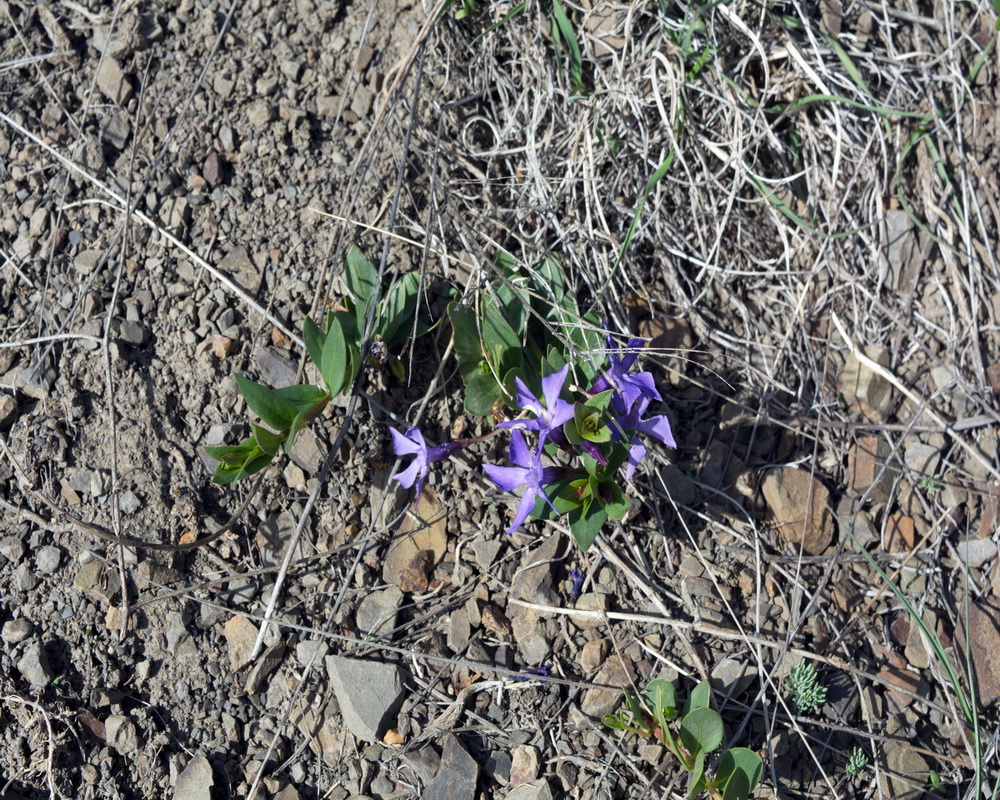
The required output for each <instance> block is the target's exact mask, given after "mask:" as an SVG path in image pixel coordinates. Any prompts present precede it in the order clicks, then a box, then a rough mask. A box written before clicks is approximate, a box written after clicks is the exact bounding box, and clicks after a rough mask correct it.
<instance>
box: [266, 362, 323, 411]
mask: <svg viewBox="0 0 1000 800" xmlns="http://www.w3.org/2000/svg"><path fill="white" fill-rule="evenodd" d="M317 366H319V365H318V364H317ZM274 391H275V393H276V394H279V395H281V396H282V397H284V398H285V399H286V400H287V401H288V402H289V403H291V404H292V405H293V406H295V408H296V409H297V410H298V412H299V413H300V414H303V415H305V416H309V412H310V411H314V410H315V409H316V406H325V405H326V404H327V402H328V401H329V400H330V395H329V393H328V392H325V391H323V390H322V389H320V388H319V387H318V386H313V385H312V384H311V383H306V384H301V385H299V386H283V387H282V388H280V389H275V390H274ZM313 416H315V414H313Z"/></svg>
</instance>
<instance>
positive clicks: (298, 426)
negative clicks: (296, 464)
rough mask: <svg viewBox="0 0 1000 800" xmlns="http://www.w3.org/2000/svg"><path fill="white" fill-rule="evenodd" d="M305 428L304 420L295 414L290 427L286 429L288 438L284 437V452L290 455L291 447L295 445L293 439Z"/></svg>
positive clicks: (300, 415)
mask: <svg viewBox="0 0 1000 800" xmlns="http://www.w3.org/2000/svg"><path fill="white" fill-rule="evenodd" d="M305 426H306V418H305V417H304V416H302V414H297V415H296V417H295V419H293V420H292V426H291V427H290V428H289V429H288V436H287V437H285V452H286V453H291V452H292V447H293V446H294V445H295V437H296V436H298V435H299V431H301V430H302V429H303V428H304V427H305Z"/></svg>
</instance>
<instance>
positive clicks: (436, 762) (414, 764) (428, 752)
mask: <svg viewBox="0 0 1000 800" xmlns="http://www.w3.org/2000/svg"><path fill="white" fill-rule="evenodd" d="M402 759H403V763H405V764H406V765H407V766H408V767H409V768H410V769H412V770H413V771H414V772H415V773H417V777H419V778H420V780H421V781H423V782H424V784H428V783H430V782H431V781H432V780H434V776H435V775H437V773H438V769H440V767H441V756H440V755H438V752H437V750H435V749H434V748H433V747H431V746H430V745H426V746H424V747H421V748H420V749H419V750H410V751H408V752H404V753H402Z"/></svg>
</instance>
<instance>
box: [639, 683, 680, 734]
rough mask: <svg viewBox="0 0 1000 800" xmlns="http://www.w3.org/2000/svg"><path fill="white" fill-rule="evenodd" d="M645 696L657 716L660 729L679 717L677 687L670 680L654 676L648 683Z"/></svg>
mask: <svg viewBox="0 0 1000 800" xmlns="http://www.w3.org/2000/svg"><path fill="white" fill-rule="evenodd" d="M643 698H644V699H645V701H646V705H647V706H649V707H650V709H651V710H652V712H653V716H654V717H656V724H657V725H658V726H659V727H660V730H663V729H664V728H666V727H667V723H669V722H672V721H673V720H675V719H676V718H677V689H676V688H675V687H674V685H673V684H672V683H671V682H670V681H668V680H665V679H664V678H654V679H653V680H651V681H650V682H649V683H647V684H646V690H645V691H644V692H643Z"/></svg>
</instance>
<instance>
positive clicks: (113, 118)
mask: <svg viewBox="0 0 1000 800" xmlns="http://www.w3.org/2000/svg"><path fill="white" fill-rule="evenodd" d="M131 134H132V128H131V127H130V126H129V123H128V114H126V113H125V112H124V111H116V112H115V113H113V114H111V115H110V116H109V117H108V120H107V122H106V123H105V124H104V129H103V130H102V131H101V139H103V140H104V141H105V142H107V143H108V144H109V145H111V146H112V147H114V148H115V149H116V150H124V149H125V147H126V146H127V145H128V137H129V136H130V135H131Z"/></svg>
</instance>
